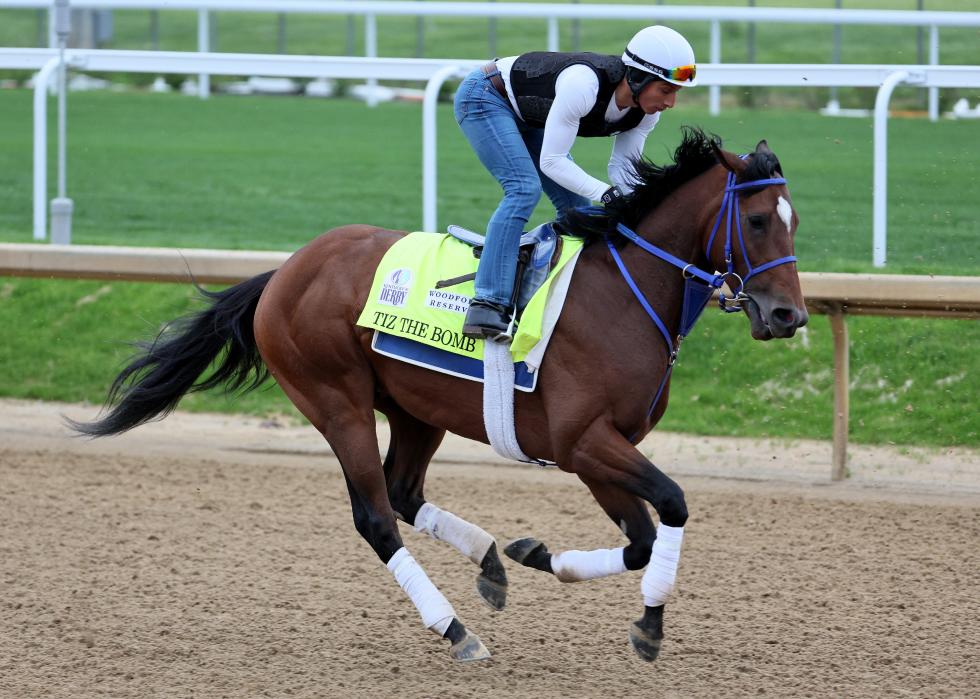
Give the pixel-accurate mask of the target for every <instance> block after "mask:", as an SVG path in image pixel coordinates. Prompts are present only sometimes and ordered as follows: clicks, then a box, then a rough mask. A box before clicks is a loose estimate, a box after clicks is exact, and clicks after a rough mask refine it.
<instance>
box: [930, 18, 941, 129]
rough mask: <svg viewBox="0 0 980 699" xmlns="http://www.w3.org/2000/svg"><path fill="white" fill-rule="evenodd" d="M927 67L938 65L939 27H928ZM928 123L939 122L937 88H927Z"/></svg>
mask: <svg viewBox="0 0 980 699" xmlns="http://www.w3.org/2000/svg"><path fill="white" fill-rule="evenodd" d="M929 65H931V66H936V65H939V27H937V26H936V25H935V24H933V25H932V26H930V27H929ZM929 121H939V88H938V87H930V88H929Z"/></svg>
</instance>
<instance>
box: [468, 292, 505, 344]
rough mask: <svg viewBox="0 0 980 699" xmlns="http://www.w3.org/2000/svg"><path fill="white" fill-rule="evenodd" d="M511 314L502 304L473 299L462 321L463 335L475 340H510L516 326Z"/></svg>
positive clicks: (502, 341)
mask: <svg viewBox="0 0 980 699" xmlns="http://www.w3.org/2000/svg"><path fill="white" fill-rule="evenodd" d="M513 315H514V314H513V311H512V310H511V309H510V308H508V307H507V306H504V305H503V304H499V303H494V302H493V301H484V300H482V299H473V301H471V302H470V308H469V310H468V311H467V312H466V319H465V320H464V321H463V335H465V336H466V337H471V338H473V339H475V340H489V341H490V342H500V343H507V342H510V341H511V340H512V339H513V337H514V336H513V333H514V329H515V328H516V323H514V322H513V320H512V318H513Z"/></svg>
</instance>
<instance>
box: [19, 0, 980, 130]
mask: <svg viewBox="0 0 980 699" xmlns="http://www.w3.org/2000/svg"><path fill="white" fill-rule="evenodd" d="M71 4H72V7H76V8H93V9H117V10H161V9H162V10H194V11H197V13H198V51H200V52H202V53H206V52H208V51H209V50H210V43H209V38H208V37H209V34H210V32H209V29H208V26H209V19H208V15H209V13H210V12H218V11H221V12H274V13H277V14H279V13H306V14H325V15H363V16H364V17H365V27H364V31H365V53H366V55H367V57H369V58H373V57H376V56H377V17H378V16H379V15H382V16H403V17H404V16H412V17H480V18H486V17H506V18H519V19H546V20H547V22H548V29H547V32H548V33H547V37H548V38H547V48H548V50H549V51H558V50H559V32H558V20H559V19H587V20H612V19H619V20H643V21H646V22H671V21H705V22H709V23H710V27H711V40H710V50H709V56H708V62H709V63H713V64H720V63H721V62H722V57H721V29H720V23H721V22H771V23H786V24H836V25H844V24H849V25H856V24H863V25H881V26H888V25H891V26H913V27H929V29H930V31H929V63H930V65H936V64H938V63H939V28H940V27H980V12H945V11H928V12H926V11H916V10H831V9H808V8H778V7H712V6H702V5H688V6H670V5H650V4H639V5H580V4H571V3H569V4H550V3H497V2H441V1H436V2H431V1H429V0H426V1H424V2H423V1H422V0H360V1H359V2H356V3H354V2H349V1H347V0H72V3H71ZM51 6H52V0H0V9H6V8H35V9H44V8H50V7H51ZM49 25H53V22H49ZM51 46H54V38H53V34H52V39H51ZM207 85H208V79H207V76H206V75H205V74H202V75H201V77H200V78H199V80H198V90H199V95H200V96H201V97H206V96H207V94H208V93H207V92H205V90H204V88H205V87H206V86H207ZM709 105H710V109H711V113H712V114H718V110H719V109H720V106H721V91H720V86H719V85H713V86H710V87H709ZM938 109H939V98H938V93H937V88H930V90H929V116H930V118H931V119H932V120H933V121H935V120H936V119H937V118H938V117H939V111H938Z"/></svg>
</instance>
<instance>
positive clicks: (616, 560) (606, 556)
mask: <svg viewBox="0 0 980 699" xmlns="http://www.w3.org/2000/svg"><path fill="white" fill-rule="evenodd" d="M551 570H553V571H554V573H555V577H557V578H558V579H559V580H561V581H562V582H579V581H580V580H592V579H593V578H604V577H606V576H607V575H616V574H618V573H625V572H626V563H624V562H623V547H620V548H618V549H596V550H594V551H562V552H561V553H556V554H554V555H553V556H552V557H551Z"/></svg>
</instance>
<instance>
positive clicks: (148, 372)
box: [68, 272, 273, 437]
mask: <svg viewBox="0 0 980 699" xmlns="http://www.w3.org/2000/svg"><path fill="white" fill-rule="evenodd" d="M272 274H273V273H272V272H266V273H264V274H260V275H258V276H256V277H252V278H251V279H249V280H248V281H244V282H242V283H241V284H238V285H236V286H233V287H231V288H228V289H225V290H224V291H218V292H210V291H205V290H204V289H201V290H200V291H201V293H202V294H204V296H205V297H207V298H208V299H210V301H211V305H210V306H209V307H208V308H206V309H205V310H203V311H200V312H199V313H194V314H191V315H188V316H184V317H183V318H179V319H178V320H176V321H174V322H172V323H170V324H168V325H167V327H165V328H164V329H163V330H162V331H161V332H160V334H159V335H157V337H156V339H154V340H153V341H152V342H145V343H138V344H137V347H139V348H140V350H141V352H140V353H139V354H137V355H136V356H135V357H134V358H133V359H132V361H130V363H129V365H128V366H127V367H126V368H125V369H123V370H122V372H120V374H119V376H117V377H116V379H115V381H113V382H112V386H111V387H110V388H109V394H108V396H107V398H106V402H105V405H106V407H107V408H109V406H111V408H109V410H108V412H107V413H106V414H105V416H104V417H102V418H101V419H99V420H96V421H94V422H86V423H79V422H74V421H73V420H69V421H68V423H69V425H70V426H71V427H72V428H73V429H74V430H76V431H78V432H81V433H82V434H86V435H89V436H92V437H105V436H108V435H112V434H120V433H122V432H125V431H127V430H131V429H132V428H134V427H138V426H139V425H142V424H144V423H147V422H150V421H151V420H154V419H160V418H163V417H166V416H167V415H168V414H170V413H171V412H172V411H173V410H174V408H176V407H177V403H179V402H180V399H181V398H182V397H183V396H184V394H186V393H189V392H194V391H203V390H205V389H208V388H213V387H215V386H219V385H222V384H224V385H225V388H226V390H228V391H234V390H237V389H242V392H243V393H244V392H247V391H250V390H252V389H254V388H256V387H257V386H258V385H259V384H261V383H262V382H263V381H264V380H265V379H266V377H267V376H268V369H267V368H266V366H265V364H264V363H263V361H262V357H261V356H260V355H259V351H258V347H257V346H256V344H255V333H254V331H253V319H254V316H255V308H256V306H257V305H258V302H259V297H260V296H261V295H262V291H263V290H264V289H265V287H266V284H268V283H269V279H270V278H271V277H272ZM219 358H220V359H219ZM216 360H218V361H216ZM212 362H214V363H215V367H214V370H213V371H212V372H211V373H210V374H209V375H208V377H207V378H206V379H204V380H203V381H200V382H197V381H198V378H200V376H201V375H202V374H204V372H205V371H206V370H207V369H208V367H209V366H211V364H212Z"/></svg>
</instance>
